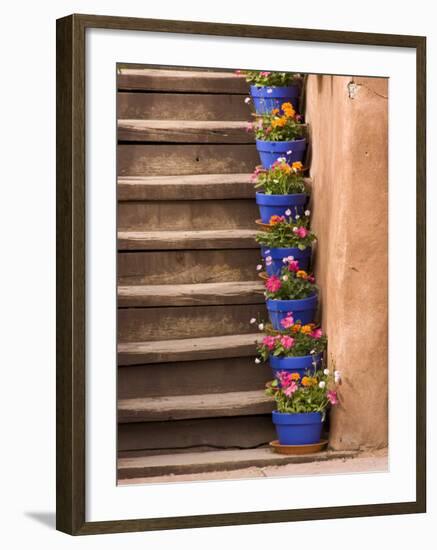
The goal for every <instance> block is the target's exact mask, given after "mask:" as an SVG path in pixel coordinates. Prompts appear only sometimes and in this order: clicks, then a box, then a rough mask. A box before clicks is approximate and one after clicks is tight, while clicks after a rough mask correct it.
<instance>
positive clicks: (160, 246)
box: [118, 229, 259, 250]
mask: <svg viewBox="0 0 437 550" xmlns="http://www.w3.org/2000/svg"><path fill="white" fill-rule="evenodd" d="M256 233H257V231H256V230H254V229H221V230H219V229H217V230H214V231H209V230H207V231H119V232H118V249H119V250H184V249H189V250H193V249H204V248H206V249H208V248H214V249H221V248H258V249H259V245H258V244H257V243H256V242H255V235H256Z"/></svg>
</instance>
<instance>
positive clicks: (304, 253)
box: [261, 246, 312, 260]
mask: <svg viewBox="0 0 437 550" xmlns="http://www.w3.org/2000/svg"><path fill="white" fill-rule="evenodd" d="M266 249H267V250H269V253H268V254H266ZM311 251H312V249H311V246H307V247H306V248H304V249H303V250H301V249H300V248H295V247H291V248H274V247H270V248H269V247H266V246H264V247H262V248H261V254H262V255H263V256H266V255H267V256H271V257H272V259H273V260H282V258H285V257H287V256H293V258H294V259H298V258H307V257H308V256H311Z"/></svg>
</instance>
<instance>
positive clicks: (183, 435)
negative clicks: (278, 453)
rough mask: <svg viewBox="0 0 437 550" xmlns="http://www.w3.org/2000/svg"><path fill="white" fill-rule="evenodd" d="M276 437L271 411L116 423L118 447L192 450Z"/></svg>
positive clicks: (248, 444) (247, 445)
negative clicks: (227, 415) (244, 414)
mask: <svg viewBox="0 0 437 550" xmlns="http://www.w3.org/2000/svg"><path fill="white" fill-rule="evenodd" d="M275 438H276V436H275V430H274V427H273V424H272V418H271V415H270V414H266V415H254V416H242V417H238V416H236V417H229V418H205V419H194V420H177V421H169V422H137V423H132V424H119V425H118V449H119V451H134V450H150V451H152V450H153V451H156V452H161V453H162V454H166V453H168V452H169V451H170V452H171V450H172V449H180V450H184V449H185V450H186V451H187V452H193V448H195V447H210V448H216V449H226V448H232V447H236V448H243V449H249V448H253V447H257V446H260V445H263V444H267V443H268V442H269V441H272V440H273V439H275ZM194 450H195V449H194Z"/></svg>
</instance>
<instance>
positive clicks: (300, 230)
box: [296, 227, 309, 239]
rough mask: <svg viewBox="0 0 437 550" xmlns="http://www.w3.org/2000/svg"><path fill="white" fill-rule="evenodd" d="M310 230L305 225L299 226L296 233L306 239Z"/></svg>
mask: <svg viewBox="0 0 437 550" xmlns="http://www.w3.org/2000/svg"><path fill="white" fill-rule="evenodd" d="M308 233H309V231H308V229H306V228H305V227H298V229H297V231H296V235H298V236H299V237H300V238H301V239H304V238H305V237H306V236H307V235H308Z"/></svg>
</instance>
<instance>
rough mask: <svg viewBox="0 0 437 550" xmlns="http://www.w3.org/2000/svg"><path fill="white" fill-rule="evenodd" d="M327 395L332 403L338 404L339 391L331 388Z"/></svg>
mask: <svg viewBox="0 0 437 550" xmlns="http://www.w3.org/2000/svg"><path fill="white" fill-rule="evenodd" d="M326 397H327V399H328V401H329V402H330V403H331V405H337V403H338V397H337V392H336V391H334V390H329V391H328V392H327V393H326Z"/></svg>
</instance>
